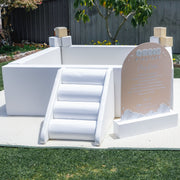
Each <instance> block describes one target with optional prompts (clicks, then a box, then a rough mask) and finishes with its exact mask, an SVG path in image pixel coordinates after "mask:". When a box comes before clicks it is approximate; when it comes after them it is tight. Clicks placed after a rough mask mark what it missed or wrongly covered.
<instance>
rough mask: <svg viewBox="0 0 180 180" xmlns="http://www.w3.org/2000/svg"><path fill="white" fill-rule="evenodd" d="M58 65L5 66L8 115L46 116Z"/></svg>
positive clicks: (4, 76)
mask: <svg viewBox="0 0 180 180" xmlns="http://www.w3.org/2000/svg"><path fill="white" fill-rule="evenodd" d="M57 70H58V67H54V68H52V67H51V68H50V67H21V66H20V65H18V66H16V67H15V66H14V67H13V66H10V65H9V66H8V65H7V66H4V67H3V80H4V89H5V98H6V110H7V114H8V115H27V116H44V115H45V113H46V108H47V105H48V102H49V98H50V95H51V90H52V87H53V84H54V79H55V77H56V72H57Z"/></svg>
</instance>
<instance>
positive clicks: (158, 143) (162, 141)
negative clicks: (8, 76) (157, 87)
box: [0, 79, 180, 150]
mask: <svg viewBox="0 0 180 180" xmlns="http://www.w3.org/2000/svg"><path fill="white" fill-rule="evenodd" d="M179 92H180V79H175V80H174V110H175V111H176V112H178V113H179V120H180V93H179ZM43 119H44V117H23V116H21V117H20V116H7V114H6V108H5V97H4V91H0V124H1V126H0V145H1V146H15V147H18V146H25V147H50V148H53V147H60V148H64V147H74V148H95V149H97V148H103V149H104V148H105V149H106V148H120V149H128V148H140V149H178V150H180V140H179V139H180V126H178V127H176V128H170V129H166V130H162V131H157V132H153V133H148V134H143V135H138V136H133V137H129V138H123V139H117V138H116V137H115V136H114V134H113V128H112V127H113V126H112V127H111V128H110V129H109V131H108V133H107V136H106V137H105V140H104V141H103V143H102V144H101V146H100V147H97V146H94V145H93V143H92V142H90V141H69V140H68V141H67V140H63V141H59V140H58V141H57V140H51V141H48V142H47V144H45V145H41V144H39V131H40V129H41V125H42V121H43Z"/></svg>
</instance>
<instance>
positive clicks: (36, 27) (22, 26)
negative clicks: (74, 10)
mask: <svg viewBox="0 0 180 180" xmlns="http://www.w3.org/2000/svg"><path fill="white" fill-rule="evenodd" d="M12 24H13V28H14V38H15V41H21V40H29V41H33V42H48V37H49V36H52V35H54V27H58V26H66V27H67V28H69V7H68V1H67V0H44V1H43V4H42V5H40V6H39V8H38V9H36V10H33V11H30V12H28V11H26V10H24V9H16V10H15V11H14V12H13V15H12Z"/></svg>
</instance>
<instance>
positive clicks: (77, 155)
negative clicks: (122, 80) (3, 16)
mask: <svg viewBox="0 0 180 180" xmlns="http://www.w3.org/2000/svg"><path fill="white" fill-rule="evenodd" d="M5 64H7V63H6V62H5V63H0V90H2V89H3V83H2V72H1V66H3V65H5ZM174 75H175V77H176V78H180V69H178V68H175V73H174ZM0 179H2V180H6V179H13V180H14V179H37V180H39V179H50V180H51V179H52V180H53V179H60V180H63V179H65V180H66V179H73V180H74V179H77V180H79V179H82V180H88V179H97V180H101V179H108V180H109V179H110V180H111V179H112V180H117V179H118V180H119V179H120V180H121V179H122V180H126V179H127V180H131V179H132V180H134V179H135V180H141V179H157V180H161V179H162V180H171V179H173V180H174V179H177V180H178V179H180V151H143V150H118V149H107V150H99V149H96V150H90V149H66V148H61V149H45V148H42V149H40V148H22V147H21V148H10V147H0Z"/></svg>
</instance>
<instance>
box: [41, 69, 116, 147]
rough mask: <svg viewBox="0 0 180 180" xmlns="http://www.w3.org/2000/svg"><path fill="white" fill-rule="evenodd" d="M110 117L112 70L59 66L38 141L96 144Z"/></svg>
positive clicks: (111, 109) (107, 126) (108, 124)
mask: <svg viewBox="0 0 180 180" xmlns="http://www.w3.org/2000/svg"><path fill="white" fill-rule="evenodd" d="M113 119H114V82H113V70H112V69H81V68H62V69H60V70H59V71H58V73H57V76H56V79H55V83H54V87H53V90H52V94H51V98H50V101H49V105H48V108H47V112H46V117H45V120H44V122H43V126H42V129H41V134H40V142H41V143H46V142H47V141H48V139H70V140H88V141H94V142H95V144H96V145H100V144H101V142H102V140H103V139H104V136H105V134H106V133H107V130H108V128H109V127H110V125H111V124H112V122H113Z"/></svg>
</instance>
